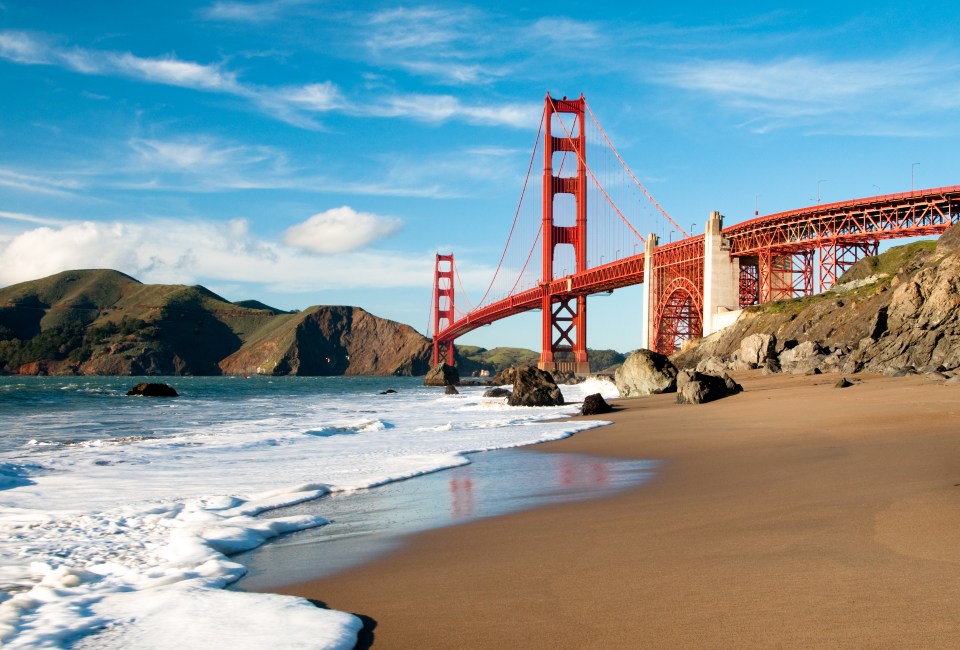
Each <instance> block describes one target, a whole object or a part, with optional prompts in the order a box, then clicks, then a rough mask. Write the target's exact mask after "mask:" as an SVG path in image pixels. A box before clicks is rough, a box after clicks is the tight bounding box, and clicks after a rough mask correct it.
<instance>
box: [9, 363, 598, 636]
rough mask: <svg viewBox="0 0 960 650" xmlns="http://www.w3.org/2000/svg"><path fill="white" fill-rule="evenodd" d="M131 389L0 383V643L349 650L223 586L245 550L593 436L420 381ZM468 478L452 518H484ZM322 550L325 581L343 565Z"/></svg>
mask: <svg viewBox="0 0 960 650" xmlns="http://www.w3.org/2000/svg"><path fill="white" fill-rule="evenodd" d="M137 381H138V379H136V378H129V377H126V378H124V377H83V378H75V377H71V378H53V377H0V646H3V647H10V648H42V647H57V648H59V647H75V648H86V647H89V648H170V647H173V646H178V647H181V648H189V647H200V646H204V647H206V646H209V645H211V644H215V643H216V644H222V643H227V644H229V645H231V646H232V647H235V648H262V647H284V648H287V647H289V648H296V647H310V648H350V647H352V646H353V644H354V641H355V638H356V637H355V635H356V631H357V630H358V629H359V627H360V621H359V620H358V619H356V618H355V617H354V616H352V615H350V614H346V613H343V612H336V611H330V610H323V609H318V608H316V607H314V606H313V605H312V604H310V603H308V602H306V601H304V600H301V599H297V598H292V597H288V596H280V595H275V594H261V593H245V592H238V591H230V590H227V589H224V587H226V586H228V585H230V584H232V583H234V582H236V581H237V580H238V579H240V578H241V577H242V576H243V575H244V574H245V573H247V571H248V568H247V566H245V564H244V563H243V558H244V557H247V556H245V555H241V554H242V553H243V552H244V551H250V550H251V549H255V548H257V547H260V546H262V545H263V544H265V543H266V542H268V541H269V540H272V539H276V538H278V537H280V536H285V537H283V539H281V540H280V543H281V544H285V545H289V544H290V542H289V540H294V541H295V543H296V544H297V545H300V546H305V545H304V543H303V542H304V540H310V539H311V538H310V535H311V534H315V533H317V532H318V531H323V530H324V528H327V527H326V526H325V524H327V522H328V520H329V519H331V518H332V515H335V517H336V519H337V520H340V521H345V522H349V521H351V517H353V520H354V521H360V520H367V521H369V517H368V515H367V514H364V513H368V511H369V509H370V508H371V507H372V508H373V509H374V510H377V509H378V508H379V509H380V510H381V511H390V512H397V510H396V509H394V508H386V509H384V504H386V503H388V502H389V501H388V498H389V497H388V495H386V494H385V493H381V495H380V496H378V495H377V494H375V491H371V490H369V488H372V487H374V486H390V485H391V484H394V483H395V482H397V481H400V480H401V479H407V478H411V477H415V476H420V475H426V474H430V473H433V472H437V471H438V470H441V469H444V468H452V467H461V466H466V465H468V464H469V463H470V458H471V456H474V457H475V456H476V452H480V451H484V450H491V449H504V448H511V447H517V446H522V445H529V444H533V443H536V442H542V441H547V440H556V439H559V438H563V437H566V436H568V435H571V434H573V433H575V432H577V431H582V430H584V429H588V428H592V427H595V426H600V425H601V424H603V423H602V422H600V421H596V422H563V421H559V420H558V419H557V418H559V417H562V416H564V415H568V414H571V413H573V412H575V411H576V408H577V407H576V406H565V407H556V408H514V407H508V406H506V405H505V404H504V403H503V400H502V399H489V398H483V397H482V392H483V389H481V388H465V389H462V390H461V395H459V396H445V395H442V394H441V392H440V391H439V390H438V389H436V388H425V387H422V386H420V385H419V384H420V382H421V380H420V379H418V378H400V377H379V378H369V377H363V378H361V377H335V378H333V377H316V378H306V377H282V378H266V377H252V378H250V379H242V378H233V377H229V378H228V377H216V378H214V377H179V378H173V379H170V380H169V383H171V385H173V386H174V387H175V388H176V389H177V390H178V391H179V392H180V394H181V397H179V398H175V399H150V398H136V397H127V396H126V395H125V393H126V390H127V389H128V388H129V387H130V386H132V385H133V384H135V383H136V382H137ZM389 388H392V389H395V390H397V391H398V392H397V393H395V394H389V395H382V394H380V393H381V392H382V391H384V390H386V389H389ZM562 388H563V391H564V396H565V398H566V399H567V400H568V401H570V402H576V401H579V400H582V398H583V396H584V395H586V394H589V393H592V392H602V393H604V394H605V395H607V396H608V397H611V396H615V395H616V389H615V387H613V385H612V384H609V383H607V382H590V383H588V384H585V385H580V386H574V387H562ZM550 462H557V461H550ZM501 469H503V468H501ZM596 471H601V470H596ZM562 472H563V470H562V469H561V470H560V473H561V474H560V475H562ZM493 476H494V478H491V479H490V480H492V481H496V480H500V481H504V480H506V479H503V478H501V479H497V478H495V476H496V473H495V472H494V474H493ZM483 480H486V479H483ZM483 480H480V479H478V480H477V482H474V479H473V478H470V479H464V480H463V482H462V486H463V489H464V490H465V491H466V492H470V493H472V495H466V492H465V493H464V495H462V496H461V497H459V498H460V499H461V500H462V505H463V507H466V508H471V509H473V510H477V511H482V512H487V511H490V512H493V511H494V510H495V509H496V508H493V507H491V508H487V507H486V506H481V507H479V508H478V503H479V502H480V500H478V499H477V498H476V493H475V492H474V486H475V485H480V484H481V483H483ZM418 481H419V479H418ZM410 483H411V484H413V483H416V481H414V482H410ZM424 485H427V483H424ZM468 488H469V489H468ZM418 489H419V488H418ZM360 490H362V491H363V492H358V491H360ZM361 494H362V495H365V497H364V498H358V499H350V498H349V497H350V495H361ZM333 497H336V503H335V501H334V498H333ZM518 498H519V497H518ZM348 502H350V503H352V504H354V505H349V504H348ZM334 503H335V506H336V507H333V505H332V504H334ZM363 503H366V504H367V505H356V504H363ZM297 504H302V505H299V506H298V505H297ZM344 504H346V505H344ZM370 504H374V505H372V506H371V505H370ZM498 507H499V506H498ZM364 508H367V510H364ZM405 525H407V524H404V525H401V526H399V527H395V530H397V531H400V532H402V531H403V530H407V529H409V526H408V527H407V528H404V526H405ZM410 525H420V526H422V525H423V522H422V521H420V523H417V524H410ZM383 527H384V526H383V522H379V523H378V522H377V521H376V520H374V521H373V523H372V524H371V525H370V528H371V529H372V530H379V529H382V528H383ZM328 529H329V530H331V531H334V533H333V536H334V537H336V536H337V535H338V534H339V533H338V532H337V531H336V530H335V526H332V525H331V526H330V527H329V528H328ZM368 532H369V531H368ZM291 533H296V534H295V535H289V534H291ZM354 533H355V531H354ZM354 533H351V534H354ZM349 536H350V535H347V537H349ZM321 537H322V535H321ZM314 541H315V540H314ZM313 546H317V545H316V544H314V545H313ZM266 548H270V546H269V545H268V546H267V547H266ZM331 548H332V547H331ZM311 552H312V553H314V555H313V556H312V558H311V560H310V561H311V563H312V566H320V567H322V566H323V564H324V562H325V559H324V555H323V550H322V549H321V550H319V551H318V550H316V549H314V550H313V551H311ZM318 553H319V555H317V554H318ZM329 553H330V567H331V569H330V570H335V569H336V568H337V567H339V566H341V565H342V564H343V563H344V562H347V561H345V560H342V559H336V557H337V556H336V553H335V552H333V551H329ZM350 561H356V560H355V559H354V560H350ZM338 563H340V564H338ZM319 572H322V571H319ZM278 621H282V622H283V624H282V625H277V624H276V623H277V622H278Z"/></svg>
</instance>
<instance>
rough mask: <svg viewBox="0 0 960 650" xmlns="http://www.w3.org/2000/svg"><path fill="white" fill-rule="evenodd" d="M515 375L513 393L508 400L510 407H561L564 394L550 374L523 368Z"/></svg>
mask: <svg viewBox="0 0 960 650" xmlns="http://www.w3.org/2000/svg"><path fill="white" fill-rule="evenodd" d="M515 370H516V372H514V373H513V392H512V393H511V394H510V397H508V398H507V404H509V405H510V406H561V405H563V393H561V392H560V389H559V388H558V387H557V383H556V382H555V381H553V377H551V376H550V373H549V372H546V371H544V370H540V369H539V368H534V367H533V366H521V367H518V368H515Z"/></svg>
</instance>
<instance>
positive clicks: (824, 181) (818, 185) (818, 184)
mask: <svg viewBox="0 0 960 650" xmlns="http://www.w3.org/2000/svg"><path fill="white" fill-rule="evenodd" d="M826 182H827V179H826V178H821V179H820V180H818V181H817V205H820V183H826Z"/></svg>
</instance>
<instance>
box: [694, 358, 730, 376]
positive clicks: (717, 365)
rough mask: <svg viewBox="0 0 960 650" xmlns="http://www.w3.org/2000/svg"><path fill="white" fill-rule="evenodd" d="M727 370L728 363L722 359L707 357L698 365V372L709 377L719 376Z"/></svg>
mask: <svg viewBox="0 0 960 650" xmlns="http://www.w3.org/2000/svg"><path fill="white" fill-rule="evenodd" d="M726 369H727V364H726V362H725V361H724V360H723V359H721V358H720V357H707V358H706V359H704V360H703V361H701V362H700V363H698V364H697V372H703V373H706V374H708V375H719V374H721V373H723V372H724V371H725V370H726Z"/></svg>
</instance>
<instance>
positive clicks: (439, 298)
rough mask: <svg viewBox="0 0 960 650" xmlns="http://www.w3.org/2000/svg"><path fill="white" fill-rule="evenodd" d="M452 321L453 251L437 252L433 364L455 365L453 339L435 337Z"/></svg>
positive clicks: (434, 273)
mask: <svg viewBox="0 0 960 650" xmlns="http://www.w3.org/2000/svg"><path fill="white" fill-rule="evenodd" d="M453 321H454V315H453V253H451V254H449V255H441V254H440V253H437V259H436V264H435V266H434V271H433V365H437V364H438V363H440V362H443V363H447V364H449V365H451V366H453V365H456V358H455V357H454V354H453V339H450V340H449V341H447V342H446V344H443V343H441V342H440V341H439V339H437V333H438V332H442V331H443V330H444V329H446V328H448V327H450V326H451V325H453Z"/></svg>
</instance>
